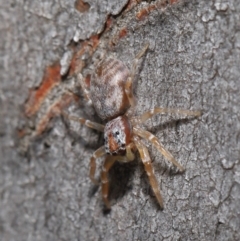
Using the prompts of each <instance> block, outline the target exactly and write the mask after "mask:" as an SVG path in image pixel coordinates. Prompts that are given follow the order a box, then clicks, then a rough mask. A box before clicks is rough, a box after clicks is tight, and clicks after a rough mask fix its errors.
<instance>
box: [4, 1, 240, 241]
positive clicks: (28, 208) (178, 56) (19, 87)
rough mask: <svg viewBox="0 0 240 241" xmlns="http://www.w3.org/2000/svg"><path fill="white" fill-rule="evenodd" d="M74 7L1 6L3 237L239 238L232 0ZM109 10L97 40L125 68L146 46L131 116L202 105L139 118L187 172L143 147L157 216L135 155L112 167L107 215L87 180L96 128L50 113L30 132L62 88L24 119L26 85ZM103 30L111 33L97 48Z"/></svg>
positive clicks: (236, 13)
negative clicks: (44, 125) (191, 113)
mask: <svg viewBox="0 0 240 241" xmlns="http://www.w3.org/2000/svg"><path fill="white" fill-rule="evenodd" d="M76 2H81V1H73V0H61V1H50V0H48V1H43V0H41V1H39V0H31V1H30V0H29V1H23V0H17V1H16V0H15V1H5V0H1V1H0V6H1V8H0V20H1V21H0V36H1V43H0V45H1V50H0V51H1V56H0V76H1V80H0V81H1V82H0V117H1V120H0V121H1V122H0V147H1V149H0V159H1V162H0V163H1V164H0V165H1V170H0V236H1V240H6V241H8V240H18V241H20V240H23V241H26V240H35V241H37V240H224V241H226V240H240V232H239V229H240V218H239V217H240V155H239V154H240V151H239V150H240V107H239V106H240V105H239V103H240V94H239V93H240V92H239V91H240V81H239V78H240V68H239V63H240V26H239V23H240V3H239V2H237V1H234V0H229V1H221V0H219V1H214V0H210V1H204V0H199V1H190V0H189V1H179V2H177V3H175V4H172V5H171V4H169V5H167V7H166V8H164V7H163V6H160V5H159V4H158V3H159V1H154V2H151V3H148V2H149V1H148V2H142V3H139V4H138V5H135V6H134V7H133V8H131V9H130V10H129V11H126V10H125V12H124V13H123V12H121V10H122V9H123V7H124V6H125V5H126V1H119V0H118V1H113V0H108V1H90V0H89V1H87V0H86V2H88V3H89V5H90V8H87V10H85V9H83V11H82V13H81V12H79V11H77V10H76V8H75V7H74V6H76ZM132 2H134V1H132ZM171 2H176V1H171ZM149 4H151V5H150V6H155V7H151V8H148V7H149ZM154 4H155V5H154ZM128 7H129V6H128ZM142 9H145V10H146V9H147V10H148V11H145V10H144V11H143V10H142ZM84 11H85V12H84ZM111 14H112V15H114V14H115V16H114V17H113V18H112V21H113V25H112V26H111V28H110V30H109V31H108V32H104V33H103V34H102V35H100V37H99V38H100V43H101V44H100V45H99V46H103V47H102V48H105V52H106V54H107V55H109V54H111V55H115V56H117V57H118V58H119V59H121V60H123V61H124V62H126V63H127V64H128V65H129V66H130V64H131V60H132V59H133V58H134V56H135V54H136V53H137V52H138V51H139V50H140V49H141V47H142V46H143V45H144V43H146V42H147V41H148V42H150V49H149V51H148V53H147V55H146V56H145V57H144V58H143V61H142V62H141V64H140V67H139V74H138V76H137V77H136V79H135V88H134V91H135V94H136V96H137V99H138V105H137V113H143V112H144V111H145V110H148V109H149V108H152V107H154V106H163V107H179V108H183V109H192V110H202V111H203V115H202V116H201V117H200V118H195V119H189V118H188V119H187V120H186V119H184V117H180V116H175V115H172V116H166V117H165V116H164V117H163V116H159V115H158V116H156V117H154V118H152V120H150V121H148V122H147V123H146V124H145V127H146V129H148V130H150V131H151V132H153V133H154V134H155V135H156V136H157V137H158V138H159V139H160V141H162V143H163V144H164V145H165V147H166V148H167V149H169V151H171V152H172V154H173V155H174V156H175V157H176V158H177V160H179V162H180V163H181V164H182V165H183V166H184V167H185V168H186V172H185V173H183V174H176V173H175V172H173V171H171V170H174V168H173V167H172V166H171V165H168V164H167V161H166V160H165V159H164V158H163V157H162V156H161V155H160V154H159V153H158V152H157V151H156V150H155V149H154V148H153V147H152V146H151V145H148V147H149V151H150V153H151V157H152V160H153V166H154V168H155V174H156V176H157V179H158V181H159V186H160V188H161V193H162V195H163V198H164V206H165V208H164V210H163V211H161V210H159V207H158V204H157V203H156V200H155V197H154V196H153V194H152V191H151V189H150V187H149V184H148V179H147V176H146V174H145V172H144V169H143V165H142V164H141V160H140V158H139V156H138V157H137V158H136V161H134V162H132V163H129V164H124V165H123V164H116V165H115V166H114V167H113V169H112V170H111V173H110V177H111V183H112V185H111V195H110V200H111V203H112V210H111V212H108V213H106V212H104V208H103V203H102V199H101V194H100V193H101V190H100V188H99V189H97V188H95V187H94V186H93V184H92V183H91V182H90V180H89V178H88V170H89V158H90V156H91V154H92V152H93V151H94V150H95V149H96V148H97V147H99V146H100V145H101V144H102V135H100V134H99V133H97V132H95V131H93V130H90V129H87V128H86V127H83V126H80V125H78V124H76V123H71V125H68V123H66V121H64V120H63V119H62V118H54V119H53V120H52V121H51V123H50V124H51V129H48V131H45V132H44V133H43V134H42V135H40V136H39V138H30V137H29V136H31V132H33V130H34V128H35V127H36V123H37V121H38V119H39V118H40V117H41V116H42V115H44V114H43V113H44V112H46V110H47V109H48V108H49V105H50V104H49V103H52V102H51V100H52V99H57V96H58V95H59V91H60V90H59V89H58V88H56V89H53V91H52V92H51V94H50V96H48V97H46V98H45V100H44V101H45V102H44V103H43V104H42V105H41V108H40V109H39V112H38V114H36V116H37V117H36V116H33V117H29V118H26V116H25V112H24V105H25V102H26V101H27V99H28V98H29V89H31V88H38V87H39V86H40V84H41V81H42V79H43V75H44V69H45V68H46V67H47V66H49V65H51V64H53V63H54V62H56V61H59V60H60V59H61V58H62V56H63V54H64V53H65V52H66V51H69V49H68V45H69V43H70V42H71V40H72V39H74V40H75V41H79V40H80V39H81V40H85V39H87V38H89V37H91V36H92V35H95V34H98V33H100V32H101V31H103V29H104V24H105V21H106V20H107V16H110V15H111ZM116 14H118V15H117V16H116ZM120 29H122V32H121V31H120V34H117V35H116V33H118V31H119V30H120ZM113 36H118V38H119V39H117V40H116V38H114V41H115V42H114V41H113V42H114V46H113V47H111V48H108V49H107V50H106V46H108V43H109V41H110V40H111V38H113ZM104 46H105V47H104ZM73 48H74V46H73ZM85 58H86V59H88V60H89V59H91V57H88V56H85ZM89 61H90V60H89ZM89 66H91V64H89ZM90 69H91V68H90V67H89V70H87V67H86V68H84V70H83V72H84V71H86V73H87V72H88V71H90ZM75 79H76V77H75V76H74V75H73V76H72V77H67V78H65V79H63V80H61V81H62V82H61V83H60V84H59V85H58V87H59V86H63V85H65V86H66V87H68V86H70V85H71V84H70V83H72V82H71V81H73V82H74V81H75ZM71 87H72V86H71ZM73 87H74V86H73ZM63 89H64V88H63ZM81 100H82V99H81ZM80 102H81V101H80ZM81 103H82V102H81ZM75 106H76V104H75ZM82 106H84V104H82ZM71 108H72V107H71V105H70V107H69V111H70V112H72V113H73V110H74V111H75V115H77V116H78V115H81V114H82V112H83V111H82V109H81V108H80V107H79V109H77V108H75V109H73V108H72V109H71ZM85 110H86V112H88V110H87V108H85ZM88 115H90V116H88V117H89V118H92V119H94V118H95V117H94V116H93V115H91V112H90V114H89V113H88ZM26 129H27V130H28V133H27V134H26V133H24V130H26ZM26 136H27V137H29V138H27V137H26ZM98 163H99V167H100V166H101V160H99V161H98Z"/></svg>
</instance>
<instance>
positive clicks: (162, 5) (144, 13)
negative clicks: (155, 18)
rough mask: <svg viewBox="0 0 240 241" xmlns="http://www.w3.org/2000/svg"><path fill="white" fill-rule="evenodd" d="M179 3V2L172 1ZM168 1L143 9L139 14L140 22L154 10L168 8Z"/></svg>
mask: <svg viewBox="0 0 240 241" xmlns="http://www.w3.org/2000/svg"><path fill="white" fill-rule="evenodd" d="M172 1H177V0H172ZM167 4H168V2H167V1H159V2H157V3H154V4H151V5H149V6H147V7H146V8H142V9H141V10H140V11H139V12H138V13H137V14H136V18H137V20H139V21H142V20H144V19H145V18H146V17H147V16H148V15H149V14H150V13H151V12H152V11H153V10H156V9H161V8H165V7H166V6H167Z"/></svg>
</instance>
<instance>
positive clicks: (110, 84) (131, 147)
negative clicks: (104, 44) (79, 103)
mask: <svg viewBox="0 0 240 241" xmlns="http://www.w3.org/2000/svg"><path fill="white" fill-rule="evenodd" d="M148 47H149V44H146V45H145V46H144V48H143V49H142V50H141V51H140V52H139V53H138V54H137V55H136V57H135V59H134V60H133V62H132V66H131V70H129V69H128V68H127V67H126V65H125V64H124V63H123V62H122V61H120V60H118V59H115V58H106V59H103V60H102V61H100V62H99V64H98V65H97V66H96V71H95V73H94V74H93V75H92V77H91V81H90V88H87V87H86V86H85V85H84V83H83V81H82V80H81V85H82V88H83V91H84V95H85V97H86V98H87V99H88V101H90V102H92V104H93V106H94V108H95V110H96V112H97V114H98V116H99V117H100V118H101V119H102V120H103V121H104V122H106V124H105V125H102V124H99V123H96V122H92V121H90V120H86V119H84V118H78V117H75V116H69V115H68V114H67V113H65V112H63V115H64V116H65V117H66V118H68V119H70V120H73V121H78V122H80V123H81V124H84V125H86V126H87V127H90V128H93V129H96V130H98V131H101V132H103V133H104V145H103V146H101V147H100V148H99V149H97V150H96V151H95V152H94V153H93V154H92V157H91V159H90V173H89V176H90V179H91V180H92V181H93V182H94V183H95V184H98V181H97V180H96V179H95V177H94V176H95V170H96V159H97V158H100V157H103V156H105V160H104V164H103V166H102V171H101V184H102V198H103V201H104V203H105V205H106V207H107V208H108V209H110V208H111V206H110V202H109V200H108V190H109V181H108V172H109V170H110V168H111V167H112V166H113V164H114V163H115V162H116V161H119V162H129V161H133V160H134V158H135V155H134V152H135V151H136V150H138V152H139V154H140V157H141V159H142V162H143V164H144V168H145V171H146V173H147V175H148V178H149V182H150V185H151V187H152V190H153V192H154V194H155V196H156V198H157V201H158V203H159V205H160V207H161V208H163V199H162V196H161V194H160V190H159V187H158V183H157V179H156V177H155V175H154V171H153V167H152V164H151V159H150V156H149V152H148V149H147V147H146V146H145V145H144V144H143V142H142V140H141V138H143V139H146V140H148V141H150V142H151V143H152V144H153V145H154V146H155V147H156V148H157V149H158V151H159V152H160V153H162V155H163V156H164V157H165V158H166V159H167V160H168V161H170V162H171V163H173V164H174V165H175V166H176V167H178V168H179V170H180V171H183V170H184V168H183V167H182V166H181V165H180V164H179V163H178V162H177V161H176V160H175V158H174V157H173V156H172V154H171V153H170V152H168V151H167V150H166V149H165V148H164V147H163V145H162V144H161V143H160V142H159V140H158V139H157V138H156V137H155V136H154V135H153V134H151V133H150V132H148V131H146V130H144V129H142V128H140V127H139V125H141V124H142V123H143V122H145V121H146V120H148V119H149V118H151V117H152V116H153V115H155V114H167V113H180V114H184V115H189V116H200V114H201V112H200V111H190V110H180V109H169V108H159V107H156V108H153V109H151V110H149V111H147V112H145V113H143V114H142V115H139V116H133V110H134V107H135V105H136V101H135V97H134V95H133V91H132V82H133V79H134V76H135V73H136V70H137V65H138V62H139V60H140V58H141V57H142V56H143V55H144V54H145V53H146V51H147V49H148Z"/></svg>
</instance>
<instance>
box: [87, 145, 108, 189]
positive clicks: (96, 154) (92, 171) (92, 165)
mask: <svg viewBox="0 0 240 241" xmlns="http://www.w3.org/2000/svg"><path fill="white" fill-rule="evenodd" d="M105 154H106V152H105V147H104V146H101V147H100V148H98V149H97V150H96V151H95V152H94V153H93V155H92V157H91V159H90V171H89V177H90V179H91V181H92V182H93V183H94V184H96V185H98V184H99V183H98V181H97V180H96V179H95V177H94V176H95V171H96V159H97V158H99V157H102V156H104V155H105Z"/></svg>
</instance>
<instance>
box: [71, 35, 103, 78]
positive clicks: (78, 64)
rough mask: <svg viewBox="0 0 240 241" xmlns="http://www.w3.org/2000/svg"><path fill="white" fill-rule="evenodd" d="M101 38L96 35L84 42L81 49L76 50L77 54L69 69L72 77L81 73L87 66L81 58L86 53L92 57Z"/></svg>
mask: <svg viewBox="0 0 240 241" xmlns="http://www.w3.org/2000/svg"><path fill="white" fill-rule="evenodd" d="M99 38H100V36H99V34H97V35H94V36H92V37H91V38H90V39H88V40H86V41H84V42H83V43H82V44H81V47H80V48H79V49H77V50H75V53H74V55H73V58H72V61H71V64H70V68H69V75H70V76H72V75H74V74H76V73H80V72H81V70H82V69H83V67H84V66H85V63H84V61H83V60H82V58H81V56H82V55H83V54H85V53H88V54H89V55H90V56H91V55H92V54H93V53H94V51H95V50H96V48H97V46H98V44H99Z"/></svg>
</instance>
